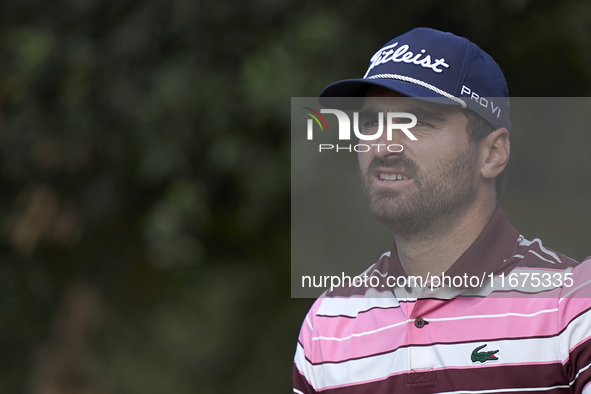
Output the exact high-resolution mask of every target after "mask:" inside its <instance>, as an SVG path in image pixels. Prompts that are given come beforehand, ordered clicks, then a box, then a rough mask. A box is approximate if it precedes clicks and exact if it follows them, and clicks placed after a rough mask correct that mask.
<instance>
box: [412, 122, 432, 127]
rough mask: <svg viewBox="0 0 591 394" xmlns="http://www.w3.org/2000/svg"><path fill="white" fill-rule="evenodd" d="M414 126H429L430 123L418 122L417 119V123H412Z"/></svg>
mask: <svg viewBox="0 0 591 394" xmlns="http://www.w3.org/2000/svg"><path fill="white" fill-rule="evenodd" d="M414 127H431V125H430V124H429V123H427V122H420V121H418V122H417V124H416V125H414ZM414 127H413V128H414Z"/></svg>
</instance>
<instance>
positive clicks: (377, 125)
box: [302, 107, 417, 152]
mask: <svg viewBox="0 0 591 394" xmlns="http://www.w3.org/2000/svg"><path fill="white" fill-rule="evenodd" d="M302 108H303V109H305V110H306V112H302V113H303V114H305V115H307V116H309V118H308V119H307V123H306V126H307V128H306V136H307V139H308V140H310V141H311V140H313V139H314V128H315V126H314V124H315V123H314V121H315V122H316V124H317V125H318V128H320V131H324V129H325V128H326V130H327V131H328V124H327V122H326V119H325V118H324V116H322V114H332V115H335V116H336V120H337V122H338V139H339V140H340V141H349V140H351V136H352V134H351V130H353V134H354V136H355V137H356V138H357V139H358V140H359V141H376V140H378V139H380V138H382V135H383V134H384V130H385V131H386V139H387V140H388V141H392V135H393V131H394V130H400V131H402V132H403V133H404V134H405V135H406V136H407V137H408V138H409V139H410V140H411V141H417V138H416V137H415V136H414V134H413V133H412V132H411V131H410V129H411V128H413V127H415V126H416V124H417V117H416V116H415V115H413V114H411V113H408V112H387V113H383V112H371V111H370V112H368V111H363V112H362V113H361V114H360V113H359V112H353V122H351V119H350V118H349V115H348V114H347V113H346V112H344V111H341V110H338V109H326V108H322V109H321V110H320V112H318V111H316V110H314V109H312V108H310V107H302ZM384 119H385V120H386V122H385V123H386V125H385V127H384ZM323 125H324V126H323ZM351 126H353V127H351ZM372 148H375V149H377V150H378V151H380V149H383V150H388V151H389V152H402V150H403V149H404V147H403V146H402V145H400V144H384V143H381V144H377V143H373V144H364V143H359V144H356V145H352V144H349V145H339V144H336V145H335V144H318V151H319V152H322V151H326V150H335V151H336V152H339V151H343V150H344V151H348V152H353V151H355V152H368V151H369V150H370V149H372Z"/></svg>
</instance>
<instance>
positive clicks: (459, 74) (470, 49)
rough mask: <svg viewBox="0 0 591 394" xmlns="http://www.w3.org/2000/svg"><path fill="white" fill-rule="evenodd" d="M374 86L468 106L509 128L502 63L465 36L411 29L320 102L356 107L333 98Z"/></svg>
mask: <svg viewBox="0 0 591 394" xmlns="http://www.w3.org/2000/svg"><path fill="white" fill-rule="evenodd" d="M373 85H377V86H382V87H385V88H388V89H390V90H393V91H395V92H398V93H400V94H402V95H405V96H409V97H417V98H420V99H421V100H426V101H432V102H436V103H439V104H446V105H458V106H461V107H462V108H469V109H471V110H472V111H474V112H476V113H477V114H478V115H480V116H481V117H483V118H484V119H486V120H487V121H488V122H489V123H491V124H492V125H493V126H495V127H497V128H501V127H505V128H506V129H507V130H509V131H511V120H510V119H509V112H510V102H509V90H508V88H507V82H506V81H505V76H504V75H503V72H502V71H501V68H500V67H499V65H498V64H497V63H496V62H495V61H494V60H493V58H492V57H491V56H490V55H489V54H488V53H486V52H484V51H483V50H482V49H480V48H479V47H478V46H477V45H476V44H474V43H473V42H471V41H469V40H468V39H466V38H464V37H459V36H456V35H454V34H452V33H444V32H442V31H439V30H434V29H429V28H425V27H419V28H416V29H413V30H411V31H409V32H408V33H405V34H403V35H401V36H398V37H396V38H394V39H392V40H390V41H389V42H388V43H387V44H386V45H384V46H383V47H382V48H381V49H380V50H379V51H377V52H376V53H375V54H374V55H373V56H372V57H371V59H370V63H369V68H368V69H367V72H366V73H365V75H364V76H363V78H357V79H346V80H343V81H338V82H335V83H333V84H331V85H329V86H327V87H326V88H324V90H323V91H322V92H321V93H320V95H319V102H320V104H321V105H323V106H325V107H337V108H341V109H358V108H343V105H342V101H339V103H340V104H341V105H340V106H338V105H337V104H336V102H335V101H334V100H332V98H334V97H365V94H366V92H367V90H368V89H369V88H370V87H371V86H373ZM331 104H333V105H331ZM349 105H351V104H349Z"/></svg>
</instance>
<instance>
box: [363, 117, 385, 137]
mask: <svg viewBox="0 0 591 394" xmlns="http://www.w3.org/2000/svg"><path fill="white" fill-rule="evenodd" d="M379 126H380V123H379V122H378V120H377V119H376V120H366V121H364V122H362V123H361V133H362V134H374V133H375V132H377V129H378V127H379Z"/></svg>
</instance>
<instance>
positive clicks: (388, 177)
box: [380, 172, 409, 182]
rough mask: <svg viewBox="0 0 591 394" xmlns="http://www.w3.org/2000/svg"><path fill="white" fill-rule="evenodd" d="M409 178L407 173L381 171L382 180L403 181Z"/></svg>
mask: <svg viewBox="0 0 591 394" xmlns="http://www.w3.org/2000/svg"><path fill="white" fill-rule="evenodd" d="M408 179H409V178H408V177H407V176H405V175H402V174H386V173H384V172H380V180H381V181H388V182H394V181H402V180H408Z"/></svg>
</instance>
